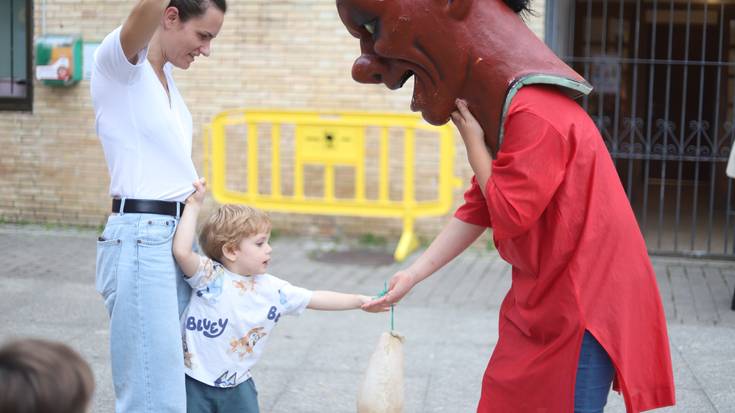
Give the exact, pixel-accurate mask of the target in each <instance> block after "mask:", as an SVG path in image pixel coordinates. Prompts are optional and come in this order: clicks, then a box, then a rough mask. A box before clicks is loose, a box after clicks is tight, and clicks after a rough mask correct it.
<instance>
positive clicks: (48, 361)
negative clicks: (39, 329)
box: [0, 339, 94, 413]
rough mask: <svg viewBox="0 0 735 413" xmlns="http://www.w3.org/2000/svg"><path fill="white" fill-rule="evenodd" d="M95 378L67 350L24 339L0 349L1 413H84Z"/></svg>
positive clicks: (49, 343) (82, 362)
mask: <svg viewBox="0 0 735 413" xmlns="http://www.w3.org/2000/svg"><path fill="white" fill-rule="evenodd" d="M93 391H94V377H93V376H92V370H91V369H90V368H89V364H87V362H86V361H84V359H82V357H81V356H80V355H79V354H78V353H77V352H76V351H74V350H72V349H71V348H70V347H68V346H66V345H64V344H61V343H56V342H52V341H45V340H35V339H25V340H19V341H15V342H13V343H9V344H7V345H5V346H3V347H2V348H0V412H13V413H38V412H44V413H84V412H86V411H88V407H89V406H88V405H89V401H90V399H91V397H92V392H93Z"/></svg>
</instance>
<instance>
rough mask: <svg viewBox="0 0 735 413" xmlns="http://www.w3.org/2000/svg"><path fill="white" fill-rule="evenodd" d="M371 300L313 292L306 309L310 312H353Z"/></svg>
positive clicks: (359, 296)
mask: <svg viewBox="0 0 735 413" xmlns="http://www.w3.org/2000/svg"><path fill="white" fill-rule="evenodd" d="M370 300H371V298H370V297H368V296H366V295H359V294H343V293H338V292H334V291H314V292H313V293H312V295H311V301H309V305H307V306H306V308H309V309H312V310H326V311H335V310H354V309H357V308H360V307H361V306H362V305H363V304H365V303H367V302H370Z"/></svg>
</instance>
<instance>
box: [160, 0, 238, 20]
mask: <svg viewBox="0 0 735 413" xmlns="http://www.w3.org/2000/svg"><path fill="white" fill-rule="evenodd" d="M210 5H214V7H216V8H217V9H219V11H221V12H222V13H225V12H227V2H226V0H171V2H170V3H169V4H168V7H176V9H178V10H179V19H180V20H181V21H182V22H186V21H187V20H189V19H191V18H192V17H198V16H201V15H202V14H204V12H205V11H207V8H208V7H209V6H210Z"/></svg>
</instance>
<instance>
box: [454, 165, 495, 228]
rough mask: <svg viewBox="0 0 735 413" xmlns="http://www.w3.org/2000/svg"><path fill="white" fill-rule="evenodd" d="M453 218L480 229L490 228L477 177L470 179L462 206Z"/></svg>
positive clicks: (485, 204) (488, 216)
mask: <svg viewBox="0 0 735 413" xmlns="http://www.w3.org/2000/svg"><path fill="white" fill-rule="evenodd" d="M454 216H455V218H457V219H459V220H461V221H464V222H466V223H468V224H473V225H480V226H482V227H491V226H492V224H491V222H490V214H489V212H488V210H487V203H486V202H485V196H484V195H483V194H482V190H481V189H480V185H478V184H477V177H475V176H473V177H472V182H471V183H470V187H469V188H467V191H465V193H464V204H463V205H462V206H460V207H459V208H457V211H456V212H455V213H454Z"/></svg>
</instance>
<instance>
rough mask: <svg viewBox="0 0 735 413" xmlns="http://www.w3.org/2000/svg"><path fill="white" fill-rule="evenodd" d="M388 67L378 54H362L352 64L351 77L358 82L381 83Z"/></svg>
mask: <svg viewBox="0 0 735 413" xmlns="http://www.w3.org/2000/svg"><path fill="white" fill-rule="evenodd" d="M387 71H388V67H387V66H386V64H385V63H384V62H382V61H381V59H380V58H379V57H378V56H375V55H371V54H363V55H361V56H360V57H358V58H357V60H355V63H353V64H352V78H353V79H355V81H357V82H360V83H381V82H382V81H383V76H384V75H385V73H387Z"/></svg>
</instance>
